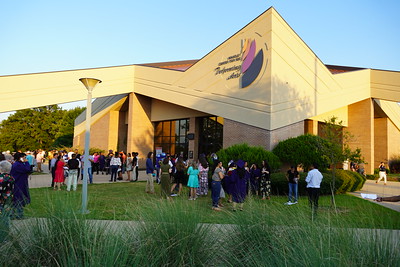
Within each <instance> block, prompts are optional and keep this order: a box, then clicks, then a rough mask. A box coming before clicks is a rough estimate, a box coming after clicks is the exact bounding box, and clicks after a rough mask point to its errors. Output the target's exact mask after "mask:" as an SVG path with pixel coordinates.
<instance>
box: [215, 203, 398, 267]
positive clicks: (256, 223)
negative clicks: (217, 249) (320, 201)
mask: <svg viewBox="0 0 400 267" xmlns="http://www.w3.org/2000/svg"><path fill="white" fill-rule="evenodd" d="M246 205H247V206H246V211H244V212H242V213H238V214H236V216H235V223H234V225H235V231H232V233H231V234H230V235H227V236H226V239H225V242H226V243H227V244H229V245H227V246H225V247H224V248H226V249H225V251H224V253H223V254H224V255H226V261H225V263H226V265H231V266H239V265H241V266H265V265H268V266H378V265H379V266H396V264H398V262H400V255H399V253H398V251H399V249H400V243H399V233H398V231H393V230H385V229H383V230H377V229H360V228H351V227H349V225H352V224H354V222H347V221H346V220H341V223H342V224H339V225H337V220H336V219H335V217H337V216H340V215H335V214H334V213H331V212H329V211H328V212H327V210H320V211H319V212H318V215H317V217H316V218H314V219H312V218H311V211H310V210H308V211H307V210H305V209H304V208H305V207H301V206H283V205H282V206H280V207H279V206H277V207H274V209H273V210H267V209H265V210H263V211H262V212H259V211H258V212H257V213H255V212H253V211H255V210H256V209H252V208H251V206H252V205H253V204H252V203H251V201H247V203H246ZM365 216H366V217H369V216H371V214H369V212H368V211H367V210H366V215H365ZM278 219H279V221H276V220H278ZM349 220H353V218H349ZM331 221H332V222H335V226H332V225H331V224H330V222H331ZM393 233H395V234H396V236H395V237H393ZM391 235H392V236H391Z"/></svg>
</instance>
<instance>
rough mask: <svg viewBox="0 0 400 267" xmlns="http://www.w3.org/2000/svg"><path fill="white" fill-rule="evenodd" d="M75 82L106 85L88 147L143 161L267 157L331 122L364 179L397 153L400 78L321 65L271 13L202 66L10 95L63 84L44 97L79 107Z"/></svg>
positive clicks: (137, 70)
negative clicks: (163, 155)
mask: <svg viewBox="0 0 400 267" xmlns="http://www.w3.org/2000/svg"><path fill="white" fill-rule="evenodd" d="M341 49H346V48H345V47H342V48H341ZM10 77H11V76H10ZM81 77H93V78H98V79H100V80H102V81H103V83H102V84H101V85H99V86H98V87H96V90H94V92H93V97H97V99H96V100H95V102H94V103H93V110H92V120H91V121H92V127H91V141H90V142H91V143H90V144H91V147H97V148H101V149H105V150H108V149H113V150H124V151H127V152H132V151H137V152H139V154H140V155H141V157H142V158H143V157H144V156H145V155H146V154H147V152H149V151H154V150H155V151H157V152H160V151H163V152H169V153H172V154H175V153H176V154H180V153H183V154H184V155H185V156H188V157H193V158H196V157H197V156H198V155H199V154H200V153H206V154H207V153H210V152H215V151H217V150H218V149H220V148H222V147H228V146H231V145H233V144H236V143H242V142H246V143H248V144H249V145H259V146H263V147H265V148H266V149H269V150H270V149H272V148H273V147H274V146H275V145H276V144H277V143H278V142H279V141H281V140H285V139H287V138H289V137H295V136H298V135H301V134H304V133H312V134H319V132H320V126H321V124H322V123H323V122H324V121H325V120H327V119H329V118H330V117H331V116H336V117H338V118H339V119H340V120H342V121H343V125H344V126H345V127H346V128H347V130H348V131H350V132H351V133H352V134H353V135H354V137H355V138H354V140H353V141H352V143H351V146H352V147H354V148H356V147H359V148H361V151H362V154H363V156H364V157H365V159H366V161H367V162H368V164H367V165H366V171H367V173H372V172H373V168H374V167H377V166H378V164H379V162H380V161H387V160H388V159H389V157H390V156H392V155H394V154H397V153H399V152H400V146H399V145H400V108H399V106H398V104H397V102H399V99H400V73H399V72H394V71H386V70H375V69H366V68H354V67H344V66H332V65H326V64H324V63H323V62H321V60H320V59H319V58H318V56H317V55H315V53H314V52H313V51H312V50H311V49H310V48H309V47H308V46H307V44H306V43H304V42H303V40H302V39H301V38H300V37H299V36H298V35H297V34H296V33H295V32H294V31H293V29H292V28H291V27H290V26H289V25H288V24H287V23H286V22H285V20H284V19H283V18H282V17H281V16H280V15H279V14H278V12H277V11H276V10H275V9H274V8H272V7H271V8H269V9H268V10H267V11H265V12H264V13H263V14H261V15H260V16H259V17H257V18H256V19H254V20H253V21H252V22H250V23H249V24H248V25H246V26H245V27H244V28H242V29H241V30H239V31H238V32H237V33H235V34H234V35H233V36H231V37H230V38H229V39H227V40H226V41H224V42H223V43H222V44H221V45H219V46H218V47H216V48H215V49H214V50H212V51H211V52H209V53H208V54H207V55H205V56H204V57H203V58H201V59H200V60H189V61H179V62H166V63H154V64H141V65H129V66H120V67H109V68H96V69H86V70H74V71H63V72H53V73H42V74H32V75H30V76H24V75H19V77H15V76H12V78H13V85H12V86H18V83H20V84H25V85H26V84H29V86H33V87H34V88H41V87H40V86H45V84H49V83H52V82H53V83H56V81H59V80H62V81H63V82H58V83H57V86H53V88H54V92H51V93H52V94H53V93H54V94H57V93H58V94H62V96H63V97H64V102H68V101H76V100H81V99H85V95H84V92H82V86H81V85H80V84H79V81H78V79H79V78H81ZM1 82H2V81H1V80H0V86H1ZM3 83H4V81H3ZM15 84H17V85H15ZM37 90H39V89H37ZM32 97H34V96H32ZM37 101H38V102H39V103H41V104H42V105H46V104H49V103H51V100H46V99H37ZM25 107H26V106H25ZM15 109H16V108H15V106H14V107H13V109H12V110H15ZM84 122H85V114H81V115H80V116H79V117H78V118H77V119H76V121H75V134H74V146H76V147H82V148H83V147H84V131H85V123H84Z"/></svg>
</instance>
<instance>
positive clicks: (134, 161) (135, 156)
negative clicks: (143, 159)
mask: <svg viewBox="0 0 400 267" xmlns="http://www.w3.org/2000/svg"><path fill="white" fill-rule="evenodd" d="M138 155H139V153H137V152H132V156H133V159H132V166H133V171H132V173H133V174H132V175H134V176H135V179H132V180H131V182H137V181H138V179H139V160H138Z"/></svg>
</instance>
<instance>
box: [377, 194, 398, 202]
mask: <svg viewBox="0 0 400 267" xmlns="http://www.w3.org/2000/svg"><path fill="white" fill-rule="evenodd" d="M375 200H376V201H377V202H382V201H387V202H398V201H400V195H399V196H391V197H377V198H376V199H375Z"/></svg>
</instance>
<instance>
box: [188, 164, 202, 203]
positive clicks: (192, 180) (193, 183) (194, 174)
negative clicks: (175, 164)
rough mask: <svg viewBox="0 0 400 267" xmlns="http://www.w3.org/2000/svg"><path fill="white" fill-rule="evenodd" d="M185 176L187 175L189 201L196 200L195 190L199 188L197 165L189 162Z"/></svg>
mask: <svg viewBox="0 0 400 267" xmlns="http://www.w3.org/2000/svg"><path fill="white" fill-rule="evenodd" d="M189 166H190V167H189V168H188V171H187V174H188V175H189V179H188V183H187V186H188V187H190V196H189V200H196V190H197V188H198V187H199V170H198V169H197V166H198V165H197V163H196V162H194V161H191V162H190V163H189Z"/></svg>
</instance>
